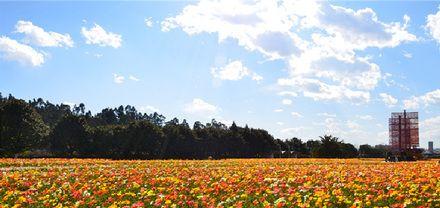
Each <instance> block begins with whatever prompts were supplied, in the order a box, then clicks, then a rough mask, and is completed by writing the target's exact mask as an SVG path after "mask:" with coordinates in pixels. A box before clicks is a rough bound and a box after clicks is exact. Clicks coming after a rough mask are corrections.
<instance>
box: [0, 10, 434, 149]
mask: <svg viewBox="0 0 440 208" xmlns="http://www.w3.org/2000/svg"><path fill="white" fill-rule="evenodd" d="M439 5H440V2H428V1H423V2H415V1H402V2H399V1H387V2H374V1H366V2H359V1H344V2H341V1H330V2H324V1H318V2H313V1H303V2H301V1H278V2H275V1H263V2H260V1H258V2H253V1H246V2H240V1H214V2H212V1H201V2H198V1H191V2H184V1H179V2H173V1H171V2H160V1H153V2H124V3H118V2H78V3H73V2H0V57H1V59H0V92H2V93H3V94H9V93H11V94H13V95H14V96H16V97H20V98H24V99H32V98H36V97H42V98H44V99H48V100H50V101H52V102H57V103H61V102H63V103H70V104H78V103H81V102H83V103H85V104H86V107H87V108H88V109H90V110H92V112H94V113H96V112H97V111H99V110H100V109H102V108H105V107H116V106H119V105H121V104H123V105H126V104H130V105H134V106H136V107H137V108H138V109H140V110H142V111H145V112H151V111H155V110H156V111H159V112H160V113H162V114H164V115H165V116H166V117H167V119H171V118H173V117H178V118H180V119H182V118H187V119H188V120H189V121H190V122H194V121H195V120H201V121H203V122H207V121H209V120H210V119H211V118H216V119H217V120H220V121H222V122H224V123H227V124H229V123H230V122H232V121H233V120H234V121H236V122H237V123H238V124H239V125H245V124H249V125H250V126H253V127H258V128H264V129H267V130H268V131H269V132H270V133H271V134H273V135H274V136H275V137H277V138H289V137H293V136H297V137H299V138H303V139H316V138H317V137H318V136H319V135H323V134H325V133H328V134H333V135H335V136H338V137H340V138H341V139H343V140H345V141H348V142H352V143H354V144H357V145H359V144H364V143H370V144H381V143H387V141H388V127H387V118H388V116H389V114H390V113H391V112H393V111H400V110H403V109H408V110H410V111H418V112H419V113H420V115H419V116H420V129H421V140H420V142H421V146H422V147H426V146H427V141H434V143H435V144H440V108H439V106H440V105H439V104H440V86H439V83H440V71H439V70H438V66H439V65H440V50H439V49H440V12H439Z"/></svg>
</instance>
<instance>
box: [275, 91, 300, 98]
mask: <svg viewBox="0 0 440 208" xmlns="http://www.w3.org/2000/svg"><path fill="white" fill-rule="evenodd" d="M277 94H278V95H279V96H292V97H297V96H298V93H296V92H292V91H281V92H278V93H277Z"/></svg>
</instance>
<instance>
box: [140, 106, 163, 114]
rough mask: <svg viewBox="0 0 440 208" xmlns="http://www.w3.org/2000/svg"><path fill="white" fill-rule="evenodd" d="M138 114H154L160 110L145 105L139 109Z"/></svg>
mask: <svg viewBox="0 0 440 208" xmlns="http://www.w3.org/2000/svg"><path fill="white" fill-rule="evenodd" d="M139 112H141V113H154V112H160V110H159V109H158V108H156V107H154V106H151V105H147V106H141V107H139Z"/></svg>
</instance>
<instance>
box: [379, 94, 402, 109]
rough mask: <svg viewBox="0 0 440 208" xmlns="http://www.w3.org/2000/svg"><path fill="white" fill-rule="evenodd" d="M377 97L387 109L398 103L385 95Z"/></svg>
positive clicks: (395, 99) (393, 98)
mask: <svg viewBox="0 0 440 208" xmlns="http://www.w3.org/2000/svg"><path fill="white" fill-rule="evenodd" d="M379 96H380V98H381V99H382V101H383V102H384V103H385V104H386V105H387V106H388V107H394V106H395V105H396V104H397V102H398V100H397V98H395V97H393V96H391V95H389V94H386V93H380V94H379Z"/></svg>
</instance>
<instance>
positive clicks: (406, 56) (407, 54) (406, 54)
mask: <svg viewBox="0 0 440 208" xmlns="http://www.w3.org/2000/svg"><path fill="white" fill-rule="evenodd" d="M403 56H404V57H405V58H408V59H410V58H412V54H411V53H409V52H407V51H403Z"/></svg>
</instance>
